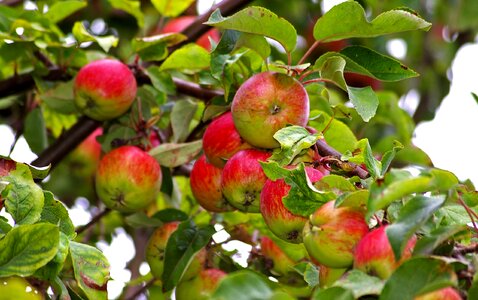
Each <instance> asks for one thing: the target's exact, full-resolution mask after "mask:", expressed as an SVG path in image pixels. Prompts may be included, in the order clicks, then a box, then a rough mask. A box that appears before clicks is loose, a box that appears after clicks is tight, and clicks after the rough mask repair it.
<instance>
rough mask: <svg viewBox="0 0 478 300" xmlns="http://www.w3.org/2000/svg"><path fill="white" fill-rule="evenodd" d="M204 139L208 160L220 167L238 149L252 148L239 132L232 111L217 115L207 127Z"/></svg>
mask: <svg viewBox="0 0 478 300" xmlns="http://www.w3.org/2000/svg"><path fill="white" fill-rule="evenodd" d="M202 141H203V149H204V154H206V157H207V160H208V161H209V162H210V163H211V164H213V165H215V166H216V167H218V168H224V165H225V164H226V161H227V160H228V159H229V158H231V156H233V155H234V154H236V153H237V151H239V150H243V149H248V148H251V145H249V144H248V143H246V142H245V141H244V140H243V139H242V138H241V136H240V135H239V132H237V130H236V127H235V126H234V121H233V120H232V114H231V112H226V113H224V114H222V115H220V116H218V117H216V118H215V119H214V120H213V121H212V122H211V124H209V126H208V127H207V128H206V131H205V132H204V136H203V138H202Z"/></svg>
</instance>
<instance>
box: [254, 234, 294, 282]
mask: <svg viewBox="0 0 478 300" xmlns="http://www.w3.org/2000/svg"><path fill="white" fill-rule="evenodd" d="M260 245H261V252H262V254H263V255H264V257H265V258H266V259H268V260H269V261H270V262H271V263H272V265H271V266H270V270H271V272H272V273H273V274H275V275H279V276H283V275H287V274H288V273H290V272H294V269H293V267H294V265H295V264H296V262H295V261H294V260H292V259H291V258H290V257H289V256H287V254H285V253H284V251H283V250H282V249H281V248H280V247H279V246H278V245H277V244H276V243H274V241H273V240H271V239H270V238H269V237H267V236H263V237H261V244H260Z"/></svg>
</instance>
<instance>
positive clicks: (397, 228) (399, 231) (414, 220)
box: [386, 196, 445, 261]
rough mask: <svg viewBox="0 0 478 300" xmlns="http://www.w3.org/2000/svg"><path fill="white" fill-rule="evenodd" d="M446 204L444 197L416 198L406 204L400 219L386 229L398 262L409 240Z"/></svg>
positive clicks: (401, 211)
mask: <svg viewBox="0 0 478 300" xmlns="http://www.w3.org/2000/svg"><path fill="white" fill-rule="evenodd" d="M444 202H445V197H443V196H440V197H426V196H416V197H413V198H412V199H410V200H409V201H408V202H407V203H405V205H404V206H403V207H402V209H401V210H400V214H399V216H398V219H397V220H396V221H395V223H393V224H391V225H389V226H387V229H386V232H387V236H388V240H389V241H390V245H391V246H392V249H393V253H394V254H395V260H396V261H399V260H400V258H401V256H402V253H403V250H404V249H405V246H406V244H407V243H408V240H409V239H410V238H411V237H412V236H413V234H414V233H415V232H416V231H417V230H418V229H419V228H420V227H421V226H422V225H423V224H425V222H426V221H427V220H428V219H429V218H430V217H431V216H432V215H433V213H434V212H435V211H437V210H438V209H439V208H440V207H441V206H442V205H443V203H444Z"/></svg>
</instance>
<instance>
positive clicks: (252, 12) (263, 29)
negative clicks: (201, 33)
mask: <svg viewBox="0 0 478 300" xmlns="http://www.w3.org/2000/svg"><path fill="white" fill-rule="evenodd" d="M205 24H207V25H212V26H215V27H219V28H222V29H232V30H237V31H240V32H246V33H253V34H258V35H263V36H267V37H269V38H271V39H274V40H276V41H278V42H279V43H280V44H281V45H282V46H283V47H284V49H285V50H286V51H287V52H292V50H294V48H295V46H296V43H297V32H296V30H295V28H294V26H292V24H290V23H289V22H288V21H287V20H285V19H283V18H280V17H278V16H277V15H276V14H274V13H273V12H271V11H270V10H268V9H265V8H263V7H258V6H250V7H247V8H245V9H243V10H241V11H239V12H237V13H235V14H234V15H232V16H230V17H226V18H224V17H223V16H221V13H220V11H219V9H217V10H216V11H214V12H213V13H212V14H211V16H210V17H209V20H208V21H207V22H206V23H205Z"/></svg>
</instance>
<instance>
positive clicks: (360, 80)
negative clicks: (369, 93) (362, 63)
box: [344, 72, 382, 90]
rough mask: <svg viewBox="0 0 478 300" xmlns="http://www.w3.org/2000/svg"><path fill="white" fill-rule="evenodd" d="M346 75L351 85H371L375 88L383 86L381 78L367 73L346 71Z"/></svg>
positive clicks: (378, 88)
mask: <svg viewBox="0 0 478 300" xmlns="http://www.w3.org/2000/svg"><path fill="white" fill-rule="evenodd" d="M344 77H345V81H346V82H347V85H349V86H353V87H359V88H361V87H366V86H370V87H372V89H374V90H380V89H381V88H382V83H381V82H380V81H379V80H377V79H375V78H372V77H369V76H366V75H362V74H358V73H351V72H346V73H344Z"/></svg>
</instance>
